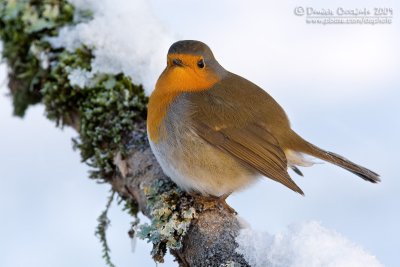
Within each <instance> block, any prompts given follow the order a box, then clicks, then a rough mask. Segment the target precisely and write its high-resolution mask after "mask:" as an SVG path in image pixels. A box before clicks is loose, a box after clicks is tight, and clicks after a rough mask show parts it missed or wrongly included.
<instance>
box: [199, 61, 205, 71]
mask: <svg viewBox="0 0 400 267" xmlns="http://www.w3.org/2000/svg"><path fill="white" fill-rule="evenodd" d="M204 66H205V64H204V59H200V60H199V61H197V67H199V68H200V69H202V68H204Z"/></svg>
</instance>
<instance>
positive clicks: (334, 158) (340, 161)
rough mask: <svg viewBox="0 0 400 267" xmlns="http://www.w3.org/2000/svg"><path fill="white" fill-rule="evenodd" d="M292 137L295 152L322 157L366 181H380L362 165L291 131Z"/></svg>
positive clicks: (375, 174)
mask: <svg viewBox="0 0 400 267" xmlns="http://www.w3.org/2000/svg"><path fill="white" fill-rule="evenodd" d="M292 137H293V139H294V140H296V141H295V142H293V143H292V144H293V145H294V147H293V149H294V150H295V151H297V152H301V153H305V154H308V155H310V156H313V157H316V158H319V159H322V160H324V161H327V162H330V163H332V164H335V165H337V166H339V167H342V168H344V169H346V170H348V171H350V172H352V173H354V174H355V175H357V176H359V177H361V178H363V179H364V180H366V181H369V182H371V183H377V182H380V181H381V180H380V178H379V174H377V173H375V172H373V171H371V170H369V169H367V168H365V167H363V166H360V165H358V164H356V163H354V162H351V161H350V160H348V159H346V158H345V157H342V156H340V155H338V154H336V153H333V152H329V151H325V150H323V149H321V148H319V147H317V146H315V145H313V144H311V143H309V142H307V141H306V140H304V139H303V138H302V137H300V136H299V135H298V134H296V133H295V132H293V135H292Z"/></svg>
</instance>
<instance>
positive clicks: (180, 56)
mask: <svg viewBox="0 0 400 267" xmlns="http://www.w3.org/2000/svg"><path fill="white" fill-rule="evenodd" d="M225 72H226V71H225V70H224V68H222V67H221V65H220V64H219V63H218V61H217V60H216V59H215V58H214V55H213V53H212V51H211V49H210V48H209V47H208V46H207V45H206V44H204V43H202V42H200V41H194V40H184V41H178V42H176V43H174V44H173V45H172V46H171V47H170V49H169V51H168V55H167V67H166V68H165V70H164V72H163V73H162V74H161V76H160V78H159V80H158V82H157V87H159V86H161V87H168V90H177V91H200V90H205V89H208V88H210V87H212V86H213V85H214V84H215V83H216V82H218V81H219V80H221V79H222V77H223V75H224V73H225Z"/></svg>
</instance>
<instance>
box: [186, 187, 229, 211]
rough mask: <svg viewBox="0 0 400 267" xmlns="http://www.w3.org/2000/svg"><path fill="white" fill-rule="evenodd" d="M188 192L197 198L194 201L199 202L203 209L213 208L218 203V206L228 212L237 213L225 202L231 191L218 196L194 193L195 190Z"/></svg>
mask: <svg viewBox="0 0 400 267" xmlns="http://www.w3.org/2000/svg"><path fill="white" fill-rule="evenodd" d="M188 194H189V195H191V196H192V197H193V198H194V199H195V201H196V200H197V201H196V202H198V203H201V205H202V206H203V209H205V210H207V209H212V208H215V207H216V206H217V205H218V206H219V207H222V208H225V209H226V210H228V211H229V212H230V213H234V214H237V212H236V211H235V210H234V209H233V208H232V207H231V206H229V205H228V204H227V203H226V198H227V197H228V196H229V195H230V194H231V193H227V194H223V195H222V196H219V197H217V196H204V195H202V194H199V193H195V192H189V193H188Z"/></svg>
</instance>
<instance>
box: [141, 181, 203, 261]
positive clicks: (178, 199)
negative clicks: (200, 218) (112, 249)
mask: <svg viewBox="0 0 400 267" xmlns="http://www.w3.org/2000/svg"><path fill="white" fill-rule="evenodd" d="M144 190H145V193H146V196H147V199H148V209H149V212H150V215H151V218H152V219H151V224H150V225H149V224H143V225H140V226H139V231H138V236H139V237H140V238H142V239H147V240H148V242H151V243H153V250H152V252H151V254H152V256H153V259H154V260H156V261H158V262H163V261H164V255H165V253H166V251H167V248H169V249H173V250H179V249H181V248H182V245H183V244H182V240H183V237H184V236H185V234H186V233H187V231H188V230H189V227H190V224H191V222H192V220H193V219H194V218H196V217H197V214H196V210H195V209H194V208H193V207H192V204H193V203H191V201H192V198H189V197H186V195H185V194H184V193H183V192H182V191H181V190H180V189H179V188H177V187H176V185H175V184H174V183H172V182H170V181H168V180H157V181H155V182H154V183H153V184H152V185H151V186H150V187H147V188H145V189H144Z"/></svg>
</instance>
